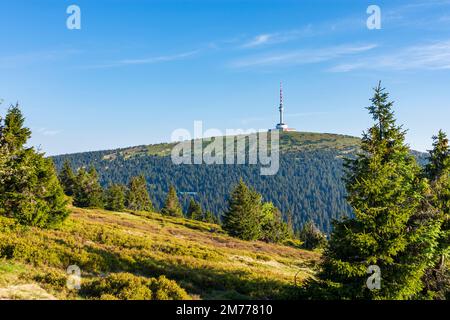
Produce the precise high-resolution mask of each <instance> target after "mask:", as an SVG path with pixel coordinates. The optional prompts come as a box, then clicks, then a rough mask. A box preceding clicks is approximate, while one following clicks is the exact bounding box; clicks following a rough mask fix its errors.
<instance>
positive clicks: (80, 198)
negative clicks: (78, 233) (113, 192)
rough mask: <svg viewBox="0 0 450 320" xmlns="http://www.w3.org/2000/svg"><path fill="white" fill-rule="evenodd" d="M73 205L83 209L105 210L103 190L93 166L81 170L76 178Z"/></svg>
mask: <svg viewBox="0 0 450 320" xmlns="http://www.w3.org/2000/svg"><path fill="white" fill-rule="evenodd" d="M73 196H74V197H73V204H74V205H75V206H77V207H81V208H103V206H104V203H103V190H102V187H101V186H100V183H99V181H98V174H97V171H96V170H95V168H94V167H93V166H91V167H90V168H89V171H86V169H84V168H80V169H79V170H78V173H77V175H76V178H75V187H74V194H73Z"/></svg>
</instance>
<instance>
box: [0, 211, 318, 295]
mask: <svg viewBox="0 0 450 320" xmlns="http://www.w3.org/2000/svg"><path fill="white" fill-rule="evenodd" d="M0 219H1V220H0V257H3V258H6V259H8V260H5V261H8V262H10V263H19V264H20V266H22V267H20V268H22V271H21V272H18V271H17V270H16V271H17V272H12V271H11V272H3V273H2V272H1V268H0V287H3V288H4V287H5V286H6V285H8V286H11V285H17V284H23V283H20V281H19V278H22V279H23V281H35V282H37V283H39V284H40V285H41V286H43V287H44V288H45V289H46V290H48V291H49V292H50V294H51V295H55V296H56V297H57V298H59V299H67V298H69V299H73V298H83V297H82V296H81V295H79V294H78V293H77V292H73V291H69V290H67V288H65V281H64V279H65V277H66V275H65V270H66V268H67V267H68V266H69V265H72V264H76V265H78V266H79V267H80V268H81V270H82V275H83V277H84V278H85V279H95V278H98V277H101V276H104V275H105V274H108V273H111V272H129V273H133V274H136V275H141V276H145V277H158V276H160V275H165V276H166V277H167V278H169V279H172V280H175V281H177V282H178V284H179V285H180V286H181V287H182V288H184V289H185V290H186V291H187V292H188V293H189V294H190V295H191V296H193V297H194V298H195V297H196V298H200V299H216V298H244V299H266V298H286V295H288V294H289V292H290V290H293V289H294V277H295V275H296V274H298V276H297V277H298V278H299V279H304V278H307V277H309V276H310V275H311V274H312V273H313V268H314V266H315V265H316V263H317V261H318V259H319V254H318V253H315V252H310V251H304V250H299V249H295V248H291V247H287V246H281V245H274V244H266V243H263V242H246V241H241V240H238V239H234V238H231V237H229V236H227V235H225V234H224V232H223V231H222V230H221V229H220V227H219V226H217V225H213V224H206V223H203V222H197V221H191V220H186V219H181V218H170V217H162V216H161V215H159V214H148V215H146V216H137V215H132V214H129V213H118V212H108V211H103V210H85V209H79V208H73V209H72V214H71V216H70V218H69V219H68V220H67V221H66V222H65V223H64V225H63V226H62V227H60V228H59V229H57V230H42V229H36V228H24V227H20V226H17V225H15V224H14V222H13V221H12V220H10V219H7V218H0ZM31 266H33V268H31ZM17 268H19V267H17ZM7 274H10V275H12V274H16V279H15V280H14V279H10V280H9V281H7V282H6V281H4V282H3V284H2V279H6V277H7ZM17 274H21V275H22V276H21V277H18V276H17ZM23 281H22V282H23Z"/></svg>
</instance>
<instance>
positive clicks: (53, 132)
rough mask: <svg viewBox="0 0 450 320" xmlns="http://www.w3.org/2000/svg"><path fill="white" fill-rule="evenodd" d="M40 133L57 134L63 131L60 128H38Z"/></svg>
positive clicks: (45, 134)
mask: <svg viewBox="0 0 450 320" xmlns="http://www.w3.org/2000/svg"><path fill="white" fill-rule="evenodd" d="M37 132H38V133H39V134H42V135H43V136H56V135H57V134H59V133H61V131H58V130H49V129H47V128H40V129H38V130H37Z"/></svg>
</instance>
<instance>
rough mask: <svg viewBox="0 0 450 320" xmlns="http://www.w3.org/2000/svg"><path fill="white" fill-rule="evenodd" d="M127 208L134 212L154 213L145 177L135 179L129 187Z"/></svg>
mask: <svg viewBox="0 0 450 320" xmlns="http://www.w3.org/2000/svg"><path fill="white" fill-rule="evenodd" d="M126 207H127V209H129V210H132V211H149V212H150V211H153V210H154V209H153V204H152V201H151V200H150V195H149V194H148V190H147V181H146V180H145V177H144V176H142V175H141V176H137V177H133V178H131V180H130V183H129V185H128V192H127V198H126Z"/></svg>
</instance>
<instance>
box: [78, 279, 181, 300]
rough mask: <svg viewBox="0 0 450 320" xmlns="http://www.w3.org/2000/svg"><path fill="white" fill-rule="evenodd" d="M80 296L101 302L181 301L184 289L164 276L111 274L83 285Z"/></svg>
mask: <svg viewBox="0 0 450 320" xmlns="http://www.w3.org/2000/svg"><path fill="white" fill-rule="evenodd" d="M82 295H84V296H87V297H89V298H94V299H101V300H182V299H188V298H189V296H188V295H187V293H186V291H184V289H182V288H180V286H178V284H177V283H176V282H175V281H173V280H168V279H167V278H165V277H164V276H160V277H159V278H158V279H156V278H144V277H139V276H135V275H133V274H131V273H112V274H109V275H108V276H107V277H106V278H102V279H96V280H93V281H89V282H87V283H84V284H83V286H82Z"/></svg>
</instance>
